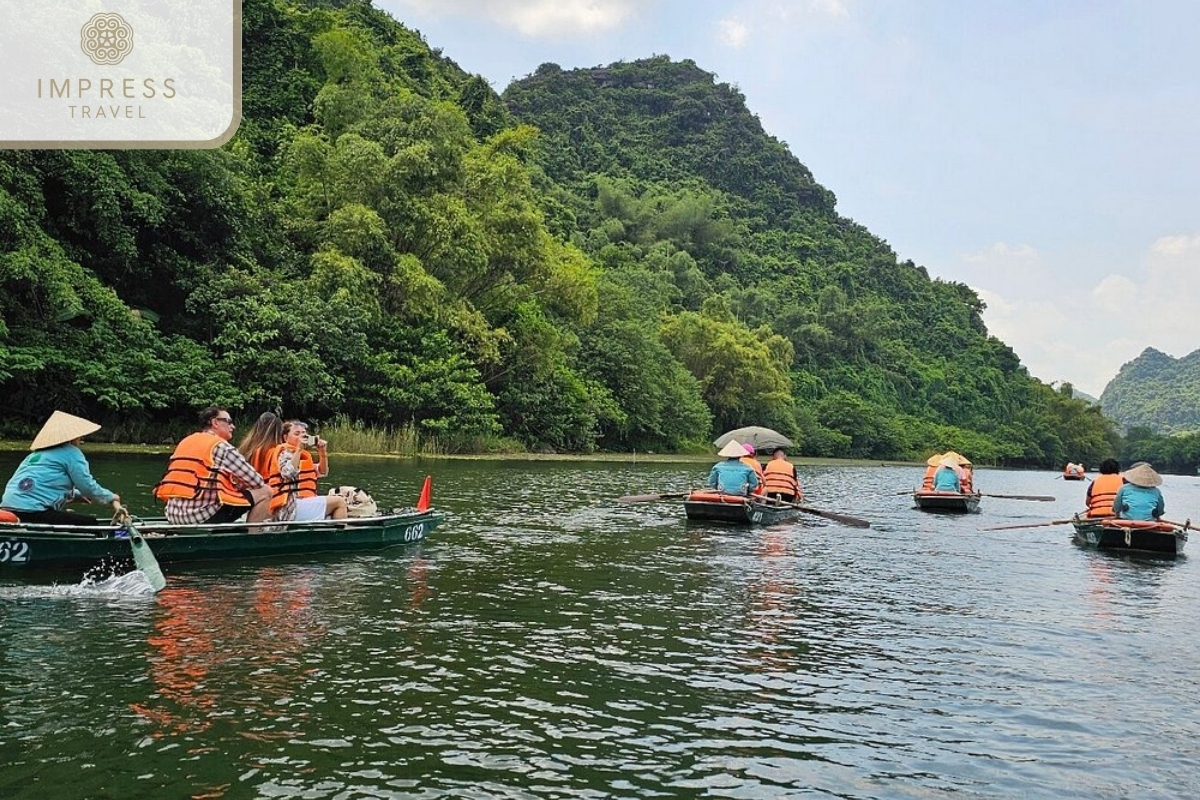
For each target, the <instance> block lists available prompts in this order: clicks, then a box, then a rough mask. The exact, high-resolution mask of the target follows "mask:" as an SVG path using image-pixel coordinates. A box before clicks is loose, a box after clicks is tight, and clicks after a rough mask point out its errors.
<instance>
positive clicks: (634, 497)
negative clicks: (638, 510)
mask: <svg viewBox="0 0 1200 800" xmlns="http://www.w3.org/2000/svg"><path fill="white" fill-rule="evenodd" d="M689 494H691V492H660V493H659V494H627V495H625V496H624V497H618V498H617V502H618V503H620V504H621V505H623V506H627V505H629V504H630V503H653V502H655V501H656V500H678V499H680V498H683V497H687V496H688V495H689Z"/></svg>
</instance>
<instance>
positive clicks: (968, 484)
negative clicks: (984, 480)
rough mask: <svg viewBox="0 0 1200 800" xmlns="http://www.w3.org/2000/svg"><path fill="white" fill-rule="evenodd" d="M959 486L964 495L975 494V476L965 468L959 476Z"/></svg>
mask: <svg viewBox="0 0 1200 800" xmlns="http://www.w3.org/2000/svg"><path fill="white" fill-rule="evenodd" d="M958 485H959V486H960V487H961V488H962V493H963V494H974V493H975V474H974V473H973V472H972V471H971V470H969V469H967V468H966V467H963V469H962V472H961V473H960V474H959V476H958Z"/></svg>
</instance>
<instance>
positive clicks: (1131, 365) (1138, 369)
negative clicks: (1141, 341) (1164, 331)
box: [1100, 347, 1200, 434]
mask: <svg viewBox="0 0 1200 800" xmlns="http://www.w3.org/2000/svg"><path fill="white" fill-rule="evenodd" d="M1100 407H1101V408H1102V409H1103V410H1104V413H1105V414H1106V415H1107V416H1109V417H1110V418H1111V419H1113V420H1115V421H1116V422H1117V423H1118V424H1119V425H1120V426H1121V427H1122V428H1125V429H1126V430H1128V429H1129V428H1132V427H1144V428H1150V429H1151V430H1153V431H1155V432H1156V433H1161V434H1172V433H1190V432H1194V431H1200V350H1196V351H1193V352H1192V353H1190V354H1188V355H1186V356H1184V357H1183V358H1172V357H1171V356H1169V355H1167V354H1166V353H1163V352H1161V351H1159V350H1155V349H1154V348H1153V347H1147V348H1146V349H1145V350H1143V351H1142V354H1141V355H1139V356H1138V357H1137V358H1135V359H1134V360H1133V361H1130V362H1128V363H1126V364H1124V365H1123V366H1122V367H1121V370H1120V372H1118V373H1117V376H1116V377H1115V378H1113V379H1112V381H1110V382H1109V384H1108V386H1106V387H1104V392H1103V393H1102V394H1101V395H1100Z"/></svg>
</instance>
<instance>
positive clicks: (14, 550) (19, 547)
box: [0, 542, 29, 564]
mask: <svg viewBox="0 0 1200 800" xmlns="http://www.w3.org/2000/svg"><path fill="white" fill-rule="evenodd" d="M28 560H29V542H0V564H3V563H4V562H6V561H11V562H12V563H14V564H24V563H25V562H26V561H28Z"/></svg>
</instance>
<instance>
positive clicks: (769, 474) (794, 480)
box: [763, 447, 804, 503]
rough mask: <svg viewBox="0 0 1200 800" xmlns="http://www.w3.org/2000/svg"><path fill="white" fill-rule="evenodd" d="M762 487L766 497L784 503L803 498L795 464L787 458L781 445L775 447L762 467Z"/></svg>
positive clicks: (795, 501) (794, 501) (802, 489)
mask: <svg viewBox="0 0 1200 800" xmlns="http://www.w3.org/2000/svg"><path fill="white" fill-rule="evenodd" d="M763 487H764V491H765V492H766V495H767V497H773V498H775V499H776V500H783V501H784V502H786V503H800V502H802V501H803V500H804V487H803V486H801V484H800V476H798V475H797V474H796V466H795V465H794V464H792V463H791V462H790V461H788V460H787V453H786V452H785V451H784V449H783V448H782V447H776V448H775V452H773V453H771V460H770V461H768V462H767V465H766V466H765V467H763Z"/></svg>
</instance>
